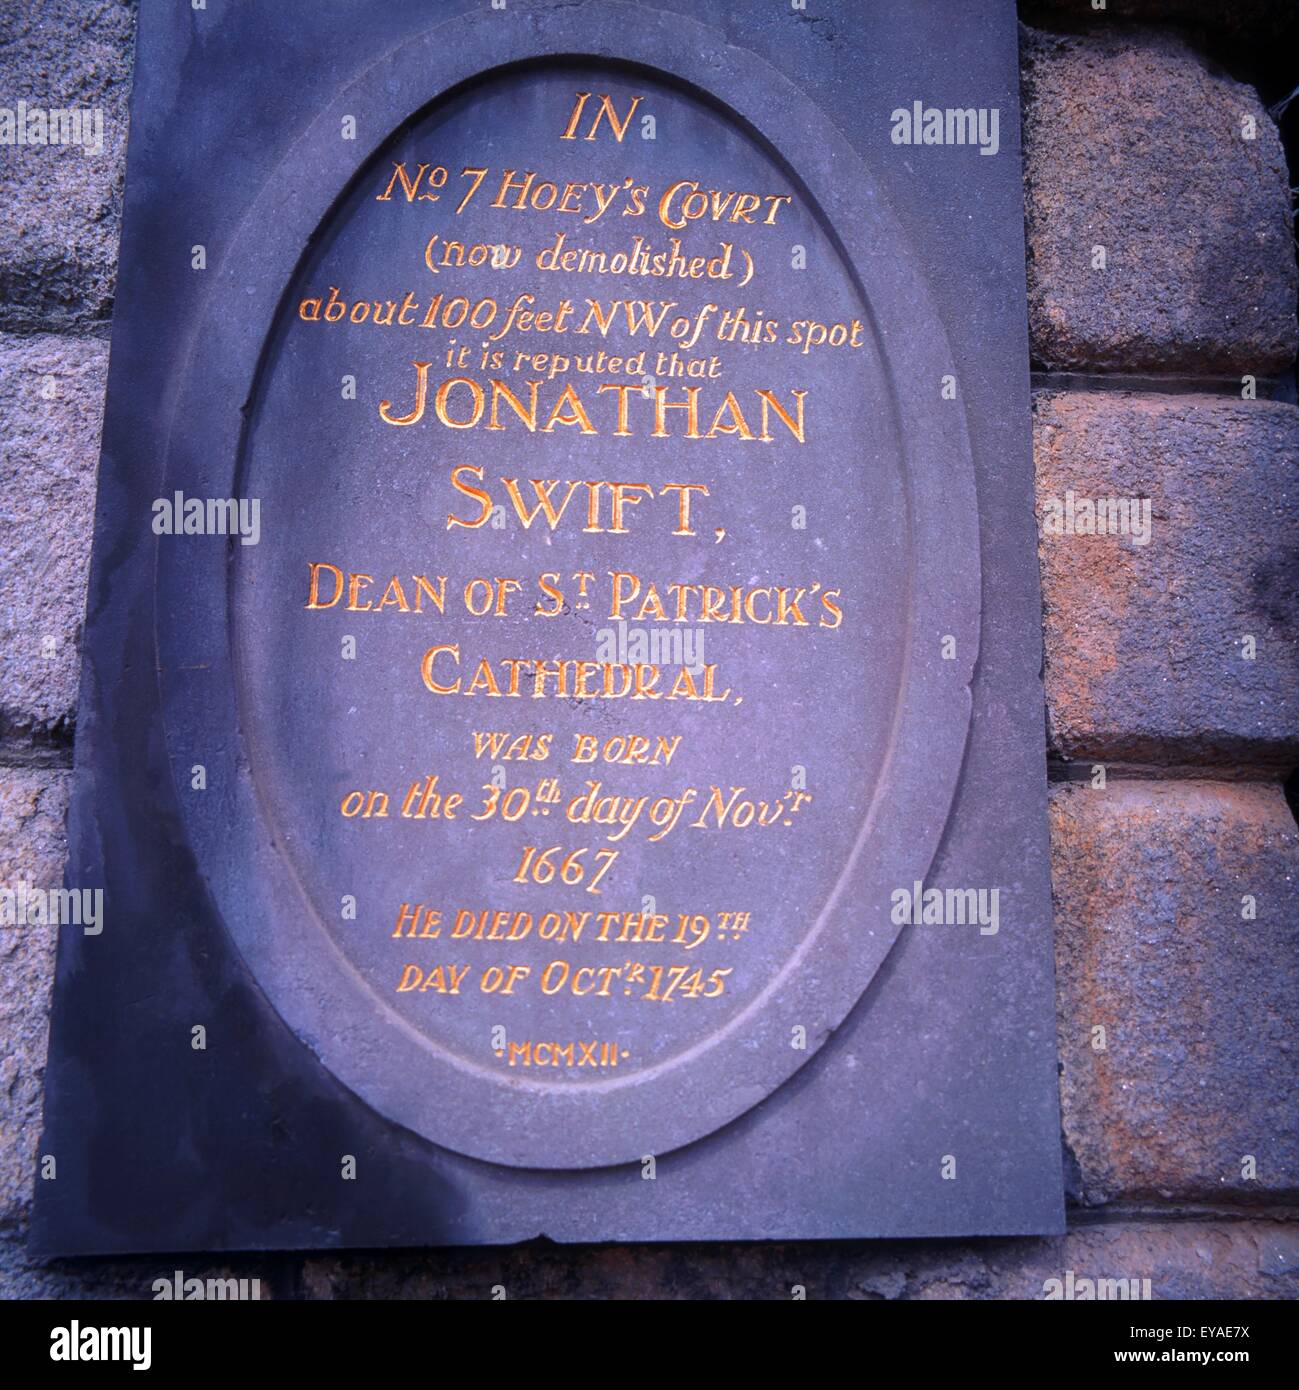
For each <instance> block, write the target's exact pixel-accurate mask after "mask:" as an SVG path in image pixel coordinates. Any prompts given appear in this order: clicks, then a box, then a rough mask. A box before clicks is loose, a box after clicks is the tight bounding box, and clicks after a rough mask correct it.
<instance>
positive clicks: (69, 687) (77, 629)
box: [0, 334, 108, 736]
mask: <svg viewBox="0 0 1299 1390" xmlns="http://www.w3.org/2000/svg"><path fill="white" fill-rule="evenodd" d="M107 368H108V350H107V346H106V344H104V343H102V342H99V341H97V340H95V339H89V338H64V337H58V336H54V335H44V334H43V335H39V336H37V337H35V338H11V337H4V336H2V335H0V440H2V441H3V442H2V443H0V449H2V450H3V457H4V469H3V472H4V476H5V486H4V488H3V490H2V491H0V529H2V530H3V532H4V538H5V539H4V545H3V547H0V595H3V602H2V603H0V736H9V735H12V734H13V733H14V731H15V730H17V731H18V732H20V733H26V732H34V733H37V734H46V733H49V732H51V731H58V730H59V729H60V728H62V727H64V726H66V725H67V724H68V723H69V721H70V720H71V719H72V718H73V716H74V712H75V709H76V698H77V680H78V676H79V671H80V661H79V654H78V646H79V643H80V638H81V620H82V614H83V613H84V610H85V590H86V573H87V569H88V565H89V558H90V538H91V533H92V530H93V527H94V506H95V470H96V467H97V465H98V462H99V429H100V422H101V418H102V414H103V398H104V381H105V376H106V373H107Z"/></svg>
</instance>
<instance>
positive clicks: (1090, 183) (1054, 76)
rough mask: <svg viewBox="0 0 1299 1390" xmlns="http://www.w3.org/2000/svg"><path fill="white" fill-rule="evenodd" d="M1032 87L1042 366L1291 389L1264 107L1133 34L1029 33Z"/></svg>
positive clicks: (1272, 158) (1031, 175)
mask: <svg viewBox="0 0 1299 1390" xmlns="http://www.w3.org/2000/svg"><path fill="white" fill-rule="evenodd" d="M1023 72H1024V86H1025V92H1024V159H1025V198H1026V214H1027V228H1028V289H1029V322H1030V327H1031V333H1032V341H1033V352H1034V356H1035V357H1036V358H1037V359H1038V360H1039V361H1041V362H1043V363H1045V364H1047V365H1048V366H1051V367H1067V368H1075V369H1099V370H1110V371H1125V372H1141V371H1155V372H1164V371H1211V372H1224V373H1230V374H1233V375H1234V374H1251V375H1255V376H1266V375H1269V374H1273V373H1277V372H1280V371H1281V370H1282V369H1283V368H1284V367H1285V366H1286V365H1287V364H1288V363H1289V362H1291V361H1292V360H1293V358H1294V356H1295V346H1296V328H1295V311H1294V306H1295V286H1296V270H1295V255H1294V232H1293V226H1292V222H1291V211H1290V194H1289V179H1288V176H1287V172H1286V162H1285V156H1284V153H1283V151H1282V148H1281V142H1280V138H1279V136H1278V134H1277V130H1276V127H1275V125H1274V124H1273V122H1272V120H1271V118H1270V117H1269V116H1268V114H1267V112H1266V111H1265V110H1264V108H1263V106H1262V104H1261V103H1260V101H1259V98H1258V95H1257V93H1256V92H1255V91H1254V89H1253V88H1252V87H1248V86H1245V85H1243V84H1242V83H1239V82H1235V81H1233V80H1232V79H1231V78H1229V77H1227V76H1225V75H1222V74H1220V73H1218V72H1211V71H1210V70H1209V68H1208V67H1207V66H1206V64H1205V63H1204V61H1203V60H1202V59H1201V58H1200V57H1199V56H1198V55H1197V54H1196V53H1195V52H1193V50H1191V49H1190V48H1189V47H1188V46H1187V45H1186V44H1185V43H1184V42H1183V41H1182V40H1180V39H1178V38H1177V37H1175V36H1173V35H1169V34H1164V33H1158V32H1141V31H1132V30H1122V29H1120V30H1116V31H1114V32H1112V33H1110V32H1096V33H1093V34H1088V35H1086V36H1078V35H1045V34H1040V33H1037V32H1035V31H1025V32H1024V42H1023ZM1249 121H1252V122H1253V127H1252V134H1253V138H1248V139H1247V138H1245V136H1246V135H1247V134H1249V133H1250V129H1249V127H1248V122H1249ZM1098 247H1099V248H1104V257H1105V268H1104V269H1099V268H1095V267H1094V261H1095V260H1096V258H1097V251H1096V248H1098Z"/></svg>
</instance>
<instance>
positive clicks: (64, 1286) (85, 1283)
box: [0, 1229, 296, 1301]
mask: <svg viewBox="0 0 1299 1390" xmlns="http://www.w3.org/2000/svg"><path fill="white" fill-rule="evenodd" d="M295 1264H296V1260H295V1259H294V1258H293V1257H292V1256H289V1257H285V1256H277V1255H270V1256H261V1257H252V1256H249V1257H246V1258H242V1259H236V1260H233V1261H230V1262H224V1261H223V1262H214V1261H212V1260H210V1259H208V1258H206V1257H198V1258H194V1257H189V1258H185V1259H177V1258H174V1257H171V1256H167V1255H152V1256H143V1257H141V1258H138V1259H129V1260H78V1261H75V1262H69V1261H55V1262H53V1263H51V1264H48V1265H40V1264H37V1263H35V1262H33V1260H32V1259H31V1258H30V1256H29V1255H28V1253H27V1249H26V1246H25V1244H24V1239H23V1232H22V1231H21V1230H18V1229H13V1230H9V1231H0V1299H14V1298H113V1299H150V1300H152V1299H154V1298H155V1297H157V1294H156V1292H155V1289H154V1282H155V1280H158V1279H165V1280H167V1281H168V1283H169V1284H172V1285H173V1287H174V1280H175V1274H176V1270H177V1268H178V1267H179V1269H180V1273H181V1275H182V1280H190V1279H202V1280H204V1281H205V1290H204V1296H205V1297H207V1298H213V1299H225V1300H226V1301H228V1300H229V1299H231V1298H234V1297H236V1296H241V1294H240V1292H239V1291H238V1290H236V1289H235V1288H234V1286H232V1285H231V1284H230V1283H229V1282H228V1281H230V1280H231V1279H236V1280H238V1279H244V1280H248V1281H250V1282H249V1283H248V1284H247V1285H246V1286H245V1289H244V1290H243V1292H246V1293H247V1295H248V1296H249V1297H250V1298H251V1297H252V1296H253V1292H254V1290H253V1286H252V1284H251V1281H252V1280H254V1279H256V1280H259V1281H260V1282H259V1284H258V1286H257V1289H256V1296H257V1298H258V1299H259V1300H260V1301H266V1300H268V1299H273V1298H277V1297H281V1296H282V1294H283V1292H284V1291H286V1290H291V1289H292V1286H293V1282H294V1268H293V1267H294V1265H295ZM208 1280H219V1281H221V1283H220V1285H212V1286H207V1285H206V1281H208ZM194 1292H195V1291H194V1290H193V1289H192V1288H191V1294H193V1293H194Z"/></svg>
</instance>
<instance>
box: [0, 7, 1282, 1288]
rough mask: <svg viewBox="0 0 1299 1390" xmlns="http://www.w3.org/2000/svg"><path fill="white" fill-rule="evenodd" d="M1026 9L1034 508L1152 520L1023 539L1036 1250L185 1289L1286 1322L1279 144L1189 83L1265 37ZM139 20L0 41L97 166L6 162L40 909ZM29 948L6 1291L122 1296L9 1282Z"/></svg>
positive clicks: (20, 957)
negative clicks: (1035, 844)
mask: <svg viewBox="0 0 1299 1390" xmlns="http://www.w3.org/2000/svg"><path fill="white" fill-rule="evenodd" d="M1024 8H1025V15H1026V18H1028V19H1030V20H1031V21H1032V24H1033V26H1034V27H1032V28H1028V27H1026V28H1024V30H1023V31H1022V60H1023V79H1024V159H1025V170H1024V176H1025V193H1026V203H1027V226H1028V283H1029V301H1028V313H1029V319H1030V329H1031V336H1032V344H1033V355H1034V365H1035V368H1036V369H1037V375H1036V378H1035V380H1036V382H1037V387H1038V389H1037V390H1036V392H1035V407H1034V414H1035V420H1034V425H1035V454H1036V462H1037V478H1038V494H1039V510H1040V511H1043V513H1044V514H1045V511H1044V509H1045V508H1046V507H1047V505H1048V504H1049V503H1050V501H1051V500H1053V499H1054V500H1060V499H1064V498H1065V497H1066V495H1067V494H1068V493H1070V492H1072V493H1073V494H1074V495H1075V497H1078V498H1099V497H1148V498H1150V499H1151V526H1150V535H1149V540H1148V543H1146V544H1135V543H1134V538H1133V537H1126V538H1125V537H1115V536H1105V537H1089V536H1078V535H1073V536H1053V535H1048V534H1044V535H1043V536H1042V539H1041V543H1040V555H1041V563H1042V575H1043V585H1044V624H1045V633H1046V670H1045V677H1046V689H1047V702H1048V728H1047V730H1046V738H1047V742H1048V750H1049V754H1050V758H1051V766H1052V770H1053V771H1052V777H1053V783H1052V806H1051V838H1052V873H1053V881H1054V891H1055V910H1056V941H1057V960H1058V1015H1059V1055H1060V1087H1061V1101H1062V1105H1063V1114H1064V1134H1063V1150H1064V1161H1065V1170H1066V1175H1067V1185H1068V1189H1069V1197H1070V1230H1069V1234H1068V1235H1066V1236H1064V1237H1061V1238H1058V1239H1047V1240H997V1241H963V1242H935V1241H921V1242H906V1243H902V1242H896V1243H848V1242H843V1243H827V1244H808V1245H746V1246H736V1247H728V1246H698V1247H651V1246H642V1247H600V1248H564V1247H557V1246H553V1245H549V1244H542V1245H538V1246H530V1247H521V1248H517V1249H512V1250H505V1251H491V1250H488V1251H483V1250H476V1251H436V1252H411V1251H405V1252H397V1253H392V1254H381V1253H359V1254H348V1255H343V1256H332V1255H297V1254H284V1255H277V1256H265V1257H249V1258H246V1259H240V1260H236V1261H234V1262H232V1263H230V1264H229V1265H226V1264H224V1263H223V1264H221V1265H214V1264H211V1263H208V1264H205V1263H204V1262H203V1261H201V1260H198V1259H194V1258H191V1257H187V1258H186V1260H185V1266H186V1273H187V1274H192V1275H205V1274H219V1273H225V1272H230V1273H234V1274H238V1275H242V1276H248V1277H253V1276H255V1277H258V1278H260V1279H261V1280H262V1289H263V1294H264V1296H266V1295H270V1296H278V1297H307V1298H340V1297H361V1296H370V1297H385V1298H391V1297H446V1296H450V1297H457V1296H458V1297H487V1296H490V1290H491V1288H492V1286H493V1285H496V1284H503V1285H504V1286H505V1287H506V1289H507V1291H508V1294H509V1296H511V1297H579V1298H580V1297H645V1296H651V1297H653V1296H657V1297H721V1298H725V1297H776V1298H783V1297H788V1296H789V1290H790V1287H791V1286H792V1285H795V1284H801V1285H803V1286H805V1287H806V1289H807V1291H808V1296H809V1297H850V1298H899V1297H914V1298H961V1297H981V1298H998V1297H1026V1298H1032V1297H1040V1296H1041V1294H1042V1289H1043V1281H1044V1280H1046V1279H1049V1278H1059V1277H1062V1276H1063V1273H1064V1271H1065V1270H1066V1269H1071V1270H1073V1271H1075V1273H1076V1274H1077V1275H1078V1276H1080V1277H1084V1276H1086V1277H1093V1278H1149V1279H1150V1280H1151V1281H1152V1286H1153V1291H1154V1294H1155V1296H1156V1297H1178V1296H1185V1297H1206V1298H1214V1297H1224V1296H1245V1297H1251V1298H1285V1297H1291V1298H1293V1297H1295V1296H1296V1295H1299V1220H1297V1219H1296V1218H1297V1217H1299V1027H1297V1026H1296V1025H1299V832H1297V831H1296V825H1295V819H1294V816H1293V814H1292V812H1291V809H1290V807H1289V805H1288V804H1287V801H1286V797H1285V794H1284V790H1283V779H1284V778H1285V777H1286V776H1287V774H1289V773H1291V772H1292V770H1293V769H1294V768H1295V766H1296V764H1299V641H1297V634H1296V623H1297V622H1299V410H1296V407H1295V405H1294V404H1293V400H1294V378H1293V364H1294V359H1295V353H1296V318H1295V298H1296V268H1295V248H1294V239H1293V231H1294V228H1293V222H1292V217H1291V206H1290V196H1289V192H1288V188H1289V178H1288V174H1287V169H1286V159H1285V154H1284V151H1283V149H1282V145H1281V141H1280V139H1279V137H1278V132H1277V128H1276V126H1275V124H1274V122H1273V120H1272V118H1271V117H1270V116H1269V115H1268V113H1267V111H1266V110H1265V109H1264V107H1263V105H1262V102H1261V100H1260V97H1259V95H1258V93H1257V91H1256V90H1255V89H1254V88H1253V87H1252V86H1250V85H1248V83H1246V82H1244V81H1241V80H1239V78H1238V77H1237V76H1233V75H1231V69H1230V68H1229V69H1224V68H1220V67H1219V66H1217V64H1216V62H1215V61H1214V60H1215V59H1218V58H1222V57H1223V56H1224V55H1226V57H1227V58H1229V59H1230V60H1231V63H1232V64H1234V69H1235V70H1236V71H1239V70H1240V66H1241V61H1242V60H1241V58H1240V55H1241V54H1249V53H1251V52H1255V51H1258V52H1263V51H1264V50H1266V49H1267V48H1268V46H1269V45H1272V44H1274V43H1277V42H1280V40H1281V39H1282V38H1283V36H1284V35H1285V34H1286V33H1287V32H1288V33H1289V34H1290V35H1291V36H1292V37H1293V35H1294V25H1293V21H1292V17H1291V16H1290V15H1289V14H1288V12H1287V11H1286V10H1285V7H1284V6H1282V5H1279V4H1275V3H1269V0H1250V3H1241V4H1239V5H1236V6H1228V7H1222V6H1218V5H1216V4H1212V3H1209V0H1126V3H1125V0H1114V3H1112V4H1110V5H1109V7H1108V9H1106V10H1104V11H1102V12H1095V11H1093V10H1092V7H1091V6H1090V5H1089V4H1084V3H1070V2H1069V0H1042V3H1040V4H1038V5H1036V6H1034V7H1033V8H1032V10H1031V13H1030V12H1029V9H1028V7H1027V6H1026V7H1024ZM1219 11H1224V13H1219ZM1226 11H1229V12H1230V13H1225V12H1226ZM133 23H134V9H133V6H132V4H130V3H126V0H42V3H40V4H36V3H27V4H10V5H7V6H5V7H4V10H3V11H0V93H2V94H3V100H4V104H9V105H12V104H13V103H14V102H15V101H16V100H18V99H26V100H28V101H30V102H32V103H34V104H38V105H45V106H56V105H57V106H82V107H86V106H91V107H100V108H102V109H103V111H104V114H105V147H104V151H103V153H102V154H101V155H99V156H97V157H93V158H91V157H87V156H86V155H85V154H84V153H82V152H81V151H80V150H78V149H76V148H67V149H50V150H45V151H42V152H41V155H40V157H39V159H36V158H30V157H27V158H24V157H23V156H24V154H26V155H28V156H30V154H31V152H30V151H26V152H22V151H15V150H10V149H6V150H5V151H4V152H3V154H0V160H2V161H3V165H2V167H3V196H0V438H2V439H3V449H4V454H3V459H4V462H3V485H2V486H0V521H2V523H3V526H2V534H3V543H2V544H0V615H2V621H0V883H5V884H12V883H14V882H17V881H20V880H26V881H28V882H31V883H34V884H38V885H46V886H49V885H53V884H56V883H57V882H58V881H59V880H60V878H61V874H62V863H63V858H64V854H65V841H64V828H63V822H64V815H65V811H66V805H67V794H68V783H69V777H70V771H69V770H70V767H71V762H72V747H73V735H74V730H75V723H76V706H77V680H78V658H77V652H78V643H79V637H80V630H81V619H82V610H83V595H84V586H85V577H86V567H87V560H88V555H89V547H90V541H91V531H92V524H91V520H92V509H93V501H94V492H95V470H96V465H97V462H98V436H99V425H100V417H101V411H102V405H103V389H104V380H105V372H106V367H107V359H108V348H109V328H110V322H111V315H112V286H113V272H114V262H115V254H116V240H117V234H118V221H119V214H120V207H121V187H122V160H123V155H124V149H125V141H126V130H127V100H128V92H129V79H130V65H131V39H132V30H133ZM1141 26H1148V27H1141ZM1287 26H1289V28H1288V29H1287ZM1262 62H1263V60H1261V59H1260V64H1262ZM1293 80H1294V79H1293V77H1292V78H1291V81H1292V82H1293ZM1251 121H1252V126H1251ZM1251 129H1252V135H1248V134H1247V133H1246V132H1248V131H1251ZM1098 248H1103V256H1101V255H1098V254H1097V253H1098ZM1251 381H1252V382H1253V383H1254V385H1253V389H1252V390H1251V387H1250V384H1249V383H1250V382H1251ZM53 944H54V943H53V936H52V933H45V932H42V931H40V930H32V931H22V932H19V931H6V932H4V933H3V935H2V936H0V986H2V993H0V1053H2V1057H0V1294H3V1295H4V1296H8V1297H21V1296H33V1295H35V1296H61V1295H108V1296H124V1297H137V1296H148V1293H149V1285H150V1283H151V1282H152V1280H153V1279H154V1278H157V1277H158V1276H159V1274H161V1273H164V1272H169V1270H168V1271H163V1270H162V1268H161V1265H162V1264H164V1263H168V1262H166V1261H159V1260H157V1259H141V1260H115V1261H102V1260H97V1261H67V1262H61V1263H57V1264H55V1265H52V1266H49V1267H45V1268H41V1267H36V1266H33V1265H31V1264H30V1262H29V1261H28V1260H27V1257H26V1254H25V1249H24V1233H25V1227H26V1221H27V1217H28V1212H29V1207H30V1193H31V1188H32V1184H33V1180H34V1173H33V1167H34V1159H35V1152H36V1146H37V1142H38V1139H39V1133H40V1103H41V1074H42V1066H43V1061H44V1051H45V1035H46V1016H47V1007H48V998H49V992H50V984H51V978H52V966H53Z"/></svg>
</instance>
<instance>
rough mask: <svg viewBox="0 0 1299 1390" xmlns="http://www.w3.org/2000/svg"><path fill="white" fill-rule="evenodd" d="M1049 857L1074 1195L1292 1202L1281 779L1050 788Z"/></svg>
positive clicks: (1298, 977)
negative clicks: (1076, 1184) (1078, 1189)
mask: <svg viewBox="0 0 1299 1390" xmlns="http://www.w3.org/2000/svg"><path fill="white" fill-rule="evenodd" d="M1051 856H1052V882H1053V885H1054V891H1055V900H1056V903H1055V931H1056V957H1057V970H1058V986H1057V987H1058V994H1059V1015H1060V1057H1061V1061H1062V1062H1063V1066H1064V1071H1063V1074H1062V1078H1061V1095H1062V1103H1063V1109H1064V1130H1065V1136H1066V1139H1067V1142H1068V1144H1069V1146H1070V1148H1071V1150H1072V1151H1073V1154H1074V1156H1075V1157H1076V1159H1077V1161H1078V1165H1079V1169H1080V1172H1081V1183H1082V1193H1083V1197H1084V1199H1085V1200H1086V1201H1088V1202H1091V1203H1101V1202H1106V1201H1111V1200H1115V1199H1127V1200H1134V1201H1154V1202H1160V1201H1188V1202H1189V1201H1213V1200H1222V1201H1264V1200H1281V1199H1286V1200H1289V1199H1291V1198H1292V1197H1293V1195H1294V1194H1295V1193H1296V1192H1299V1043H1297V1042H1296V1038H1297V1037H1299V828H1297V827H1296V825H1295V821H1294V817H1293V816H1292V815H1291V814H1290V810H1289V807H1288V806H1287V805H1286V802H1285V798H1284V797H1283V795H1282V793H1281V790H1280V788H1279V787H1278V786H1276V785H1274V784H1270V783H1226V782H1194V781H1186V782H1176V781H1170V782H1162V783H1161V782H1125V781H1120V780H1110V781H1109V783H1108V785H1107V786H1106V788H1105V789H1103V790H1097V789H1093V788H1091V787H1087V786H1063V787H1060V788H1058V789H1056V790H1055V792H1054V794H1053V796H1052V798H1051ZM1251 912H1252V913H1253V916H1251V915H1250V913H1251ZM1098 1029H1100V1030H1103V1033H1101V1032H1098V1031H1097V1030H1098ZM1249 1156H1252V1158H1253V1162H1254V1167H1255V1168H1256V1174H1257V1175H1256V1176H1253V1177H1251V1176H1249V1171H1250V1168H1249V1163H1248V1157H1249Z"/></svg>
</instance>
